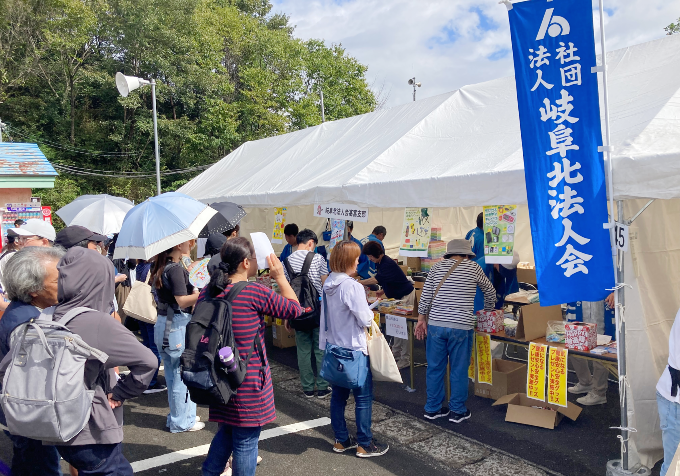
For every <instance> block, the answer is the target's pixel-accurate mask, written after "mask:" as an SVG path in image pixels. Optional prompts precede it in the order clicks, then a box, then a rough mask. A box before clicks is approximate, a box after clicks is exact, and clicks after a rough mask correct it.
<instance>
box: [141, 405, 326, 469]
mask: <svg viewBox="0 0 680 476" xmlns="http://www.w3.org/2000/svg"><path fill="white" fill-rule="evenodd" d="M330 424H331V419H330V418H327V417H323V418H317V419H316V420H307V421H301V422H298V423H292V424H290V425H284V426H277V427H276V428H270V429H268V430H264V431H263V432H262V433H260V441H262V440H267V439H269V438H275V437H277V436H283V435H289V434H291V433H297V432H300V431H304V430H310V429H312V428H317V427H320V426H326V425H330ZM209 449H210V445H209V444H207V445H201V446H194V447H193V448H188V449H186V450H179V451H175V452H173V453H168V454H165V455H161V456H155V457H153V458H148V459H143V460H141V461H135V462H134V463H132V469H133V470H134V472H135V473H137V472H139V471H146V470H147V469H153V468H157V467H159V466H166V465H169V464H172V463H177V462H179V461H184V460H185V459H190V458H195V457H197V456H205V455H207V454H208V450H209Z"/></svg>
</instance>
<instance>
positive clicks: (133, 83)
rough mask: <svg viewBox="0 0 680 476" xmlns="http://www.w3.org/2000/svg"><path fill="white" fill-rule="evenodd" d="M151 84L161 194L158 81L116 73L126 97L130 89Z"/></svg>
mask: <svg viewBox="0 0 680 476" xmlns="http://www.w3.org/2000/svg"><path fill="white" fill-rule="evenodd" d="M147 84H150V85H151V99H152V102H153V142H154V149H155V152H156V187H157V188H158V195H160V194H161V159H160V153H159V150H158V124H157V121H156V81H154V80H153V79H152V80H151V81H147V80H146V79H142V78H137V77H135V76H125V75H124V74H123V73H116V86H117V87H118V92H119V93H120V95H121V96H123V97H124V98H126V97H127V96H128V94H130V91H134V90H135V89H137V88H139V87H141V86H146V85H147Z"/></svg>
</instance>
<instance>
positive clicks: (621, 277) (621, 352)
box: [598, 0, 629, 472]
mask: <svg viewBox="0 0 680 476" xmlns="http://www.w3.org/2000/svg"><path fill="white" fill-rule="evenodd" d="M598 3H599V11H600V46H601V57H602V66H601V68H602V69H601V71H602V93H603V102H604V130H605V144H604V147H602V150H603V152H604V153H605V154H606V157H607V172H608V173H607V184H608V189H609V190H608V192H609V216H610V220H609V222H608V223H606V224H605V225H604V226H605V228H609V236H610V239H611V243H612V257H616V266H615V276H614V277H615V283H616V288H618V289H615V291H614V315H615V320H616V329H617V334H618V335H617V350H616V354H617V361H618V368H619V369H618V370H619V399H620V402H621V405H620V406H621V435H620V437H619V438H620V440H621V469H622V470H623V471H624V472H626V471H628V463H629V462H628V438H629V432H628V399H627V395H626V393H627V392H626V389H627V384H626V323H625V321H624V319H622V315H621V309H623V306H624V305H625V287H624V286H621V285H622V284H623V283H624V282H625V272H624V267H623V253H624V252H623V251H622V250H618V249H617V248H616V244H615V237H614V230H615V226H614V178H613V175H614V166H613V164H612V146H611V134H610V127H609V92H608V89H607V48H606V43H605V36H604V5H603V4H604V0H599V2H598ZM617 208H618V210H617V212H618V222H619V223H623V221H624V219H623V202H622V201H621V200H618V201H617ZM619 286H621V287H619Z"/></svg>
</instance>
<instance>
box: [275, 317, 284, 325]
mask: <svg viewBox="0 0 680 476" xmlns="http://www.w3.org/2000/svg"><path fill="white" fill-rule="evenodd" d="M276 325H279V326H282V325H283V319H279V318H278V317H277V318H276Z"/></svg>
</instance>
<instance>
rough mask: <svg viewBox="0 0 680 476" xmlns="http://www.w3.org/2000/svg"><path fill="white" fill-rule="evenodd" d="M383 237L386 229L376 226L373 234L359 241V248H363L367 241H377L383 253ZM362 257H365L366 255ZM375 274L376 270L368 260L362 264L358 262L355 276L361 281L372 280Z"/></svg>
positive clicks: (373, 264) (385, 234)
mask: <svg viewBox="0 0 680 476" xmlns="http://www.w3.org/2000/svg"><path fill="white" fill-rule="evenodd" d="M385 236H387V229H386V228H385V227H384V226H382V225H379V226H376V227H375V228H373V233H371V234H370V235H368V236H367V237H366V238H364V239H363V240H361V244H360V245H359V246H360V248H363V246H364V245H365V244H366V243H368V242H369V241H377V242H378V243H380V246H382V248H383V251H385V245H384V244H383V240H384V239H385ZM352 241H354V239H352ZM362 256H364V257H365V256H366V255H362ZM377 272H378V268H377V267H376V265H375V263H374V262H372V261H370V260H369V259H366V261H364V262H363V263H362V262H361V261H359V266H358V267H357V274H358V275H359V276H361V279H368V278H374V277H375V275H376V274H377Z"/></svg>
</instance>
